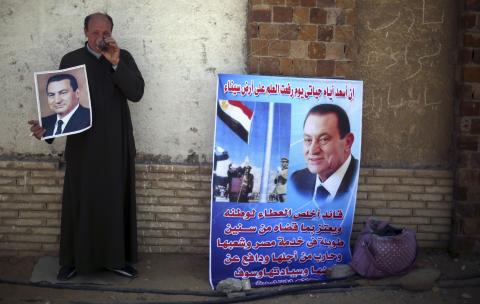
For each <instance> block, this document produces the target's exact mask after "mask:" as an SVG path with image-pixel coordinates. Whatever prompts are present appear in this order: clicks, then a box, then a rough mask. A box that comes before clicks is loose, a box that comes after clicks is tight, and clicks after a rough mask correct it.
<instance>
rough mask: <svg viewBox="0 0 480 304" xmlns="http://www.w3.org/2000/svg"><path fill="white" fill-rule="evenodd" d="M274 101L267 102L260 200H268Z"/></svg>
mask: <svg viewBox="0 0 480 304" xmlns="http://www.w3.org/2000/svg"><path fill="white" fill-rule="evenodd" d="M273 115H274V103H273V102H270V103H269V104H268V121H267V145H266V147H265V157H264V159H265V161H264V162H263V169H262V182H261V184H260V202H268V180H269V177H270V159H271V155H272V137H273Z"/></svg>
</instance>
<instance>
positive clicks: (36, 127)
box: [28, 120, 47, 139]
mask: <svg viewBox="0 0 480 304" xmlns="http://www.w3.org/2000/svg"><path fill="white" fill-rule="evenodd" d="M28 124H29V125H32V126H31V127H30V131H32V135H33V136H35V138H36V139H40V138H42V136H43V134H45V132H46V131H47V130H45V129H44V128H42V127H40V124H39V123H38V120H29V121H28Z"/></svg>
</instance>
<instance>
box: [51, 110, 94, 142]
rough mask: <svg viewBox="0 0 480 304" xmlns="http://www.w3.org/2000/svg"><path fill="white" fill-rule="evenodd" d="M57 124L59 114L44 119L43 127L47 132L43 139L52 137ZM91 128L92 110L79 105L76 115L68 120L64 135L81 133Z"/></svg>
mask: <svg viewBox="0 0 480 304" xmlns="http://www.w3.org/2000/svg"><path fill="white" fill-rule="evenodd" d="M56 123H57V114H52V115H49V116H46V117H43V118H42V127H43V128H44V129H45V130H47V131H46V132H45V134H44V135H43V137H47V136H52V135H53V130H55V124H56ZM88 126H90V110H89V109H87V108H84V107H82V105H79V106H78V108H77V110H75V113H73V115H72V117H70V119H69V120H68V123H67V125H65V126H64V127H63V132H62V134H63V133H70V132H75V131H79V130H82V129H85V128H87V127H88Z"/></svg>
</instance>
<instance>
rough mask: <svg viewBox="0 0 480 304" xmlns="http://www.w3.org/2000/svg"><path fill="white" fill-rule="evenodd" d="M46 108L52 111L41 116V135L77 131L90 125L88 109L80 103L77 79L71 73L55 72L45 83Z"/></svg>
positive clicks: (56, 134) (46, 135)
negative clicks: (42, 129)
mask: <svg viewBox="0 0 480 304" xmlns="http://www.w3.org/2000/svg"><path fill="white" fill-rule="evenodd" d="M46 93H47V102H48V108H49V109H50V110H51V111H52V112H54V113H53V114H51V115H48V116H45V117H42V127H43V128H44V129H45V130H46V131H45V133H44V135H43V137H44V138H49V137H57V136H62V135H66V134H72V133H78V132H79V131H81V130H84V129H86V128H88V127H90V121H91V119H90V117H91V115H90V109H89V108H85V107H83V106H82V105H81V104H80V91H79V87H78V82H77V79H76V78H75V77H74V76H73V75H71V74H66V73H65V74H55V75H53V76H51V77H49V78H48V80H47V84H46Z"/></svg>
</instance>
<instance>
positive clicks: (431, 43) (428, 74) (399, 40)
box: [353, 0, 457, 168]
mask: <svg viewBox="0 0 480 304" xmlns="http://www.w3.org/2000/svg"><path fill="white" fill-rule="evenodd" d="M456 2H457V0H362V1H356V3H357V6H356V12H357V23H358V26H357V29H356V36H355V38H356V41H357V48H356V49H357V57H356V59H355V68H354V74H353V77H354V78H355V79H362V80H364V110H363V117H364V119H363V126H364V127H363V136H362V140H363V143H362V149H363V151H362V165H364V166H365V165H366V166H382V167H403V168H415V167H417V168H418V167H431V168H435V167H443V168H446V167H448V166H449V165H450V164H451V162H452V157H451V152H452V151H453V150H452V128H453V115H452V112H453V101H454V89H455V78H454V75H455V58H456V28H457V24H456V20H457V19H456V18H457V15H456V11H457V10H456Z"/></svg>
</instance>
